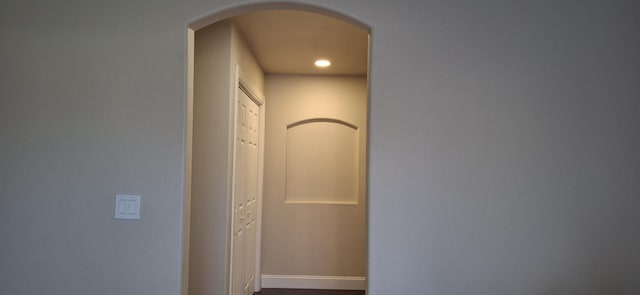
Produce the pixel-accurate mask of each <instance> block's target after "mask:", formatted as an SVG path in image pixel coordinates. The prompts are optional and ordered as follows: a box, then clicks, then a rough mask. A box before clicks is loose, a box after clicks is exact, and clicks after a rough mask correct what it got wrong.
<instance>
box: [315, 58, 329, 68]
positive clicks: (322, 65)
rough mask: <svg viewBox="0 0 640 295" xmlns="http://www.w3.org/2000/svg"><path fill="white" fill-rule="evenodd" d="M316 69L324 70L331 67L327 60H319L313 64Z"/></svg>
mask: <svg viewBox="0 0 640 295" xmlns="http://www.w3.org/2000/svg"><path fill="white" fill-rule="evenodd" d="M315 65H316V67H320V68H326V67H328V66H330V65H331V62H330V61H329V60H327V59H319V60H316V62H315Z"/></svg>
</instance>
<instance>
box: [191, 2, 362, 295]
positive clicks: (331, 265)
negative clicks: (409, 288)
mask: <svg viewBox="0 0 640 295" xmlns="http://www.w3.org/2000/svg"><path fill="white" fill-rule="evenodd" d="M271 12H273V13H276V14H277V13H285V14H279V15H277V16H275V17H274V15H270V13H271ZM287 13H291V14H289V15H287ZM295 14H303V15H302V16H300V15H298V16H295ZM305 14H306V15H305ZM312 14H313V15H312ZM283 15H284V16H285V17H284V18H283ZM305 16H307V17H313V18H315V17H317V18H318V19H323V18H324V19H327V20H329V21H330V22H333V23H348V25H349V26H350V27H351V28H350V30H356V31H361V32H363V34H364V36H365V38H364V39H363V42H364V43H365V44H364V47H365V51H364V53H363V55H364V56H361V57H362V59H363V60H364V70H363V71H362V72H357V71H355V72H354V71H353V70H351V72H349V71H350V70H348V69H346V68H344V67H343V68H341V67H340V66H341V64H342V62H336V63H334V65H335V66H334V69H337V70H333V72H332V70H326V69H325V70H321V69H315V68H312V67H311V69H309V68H307V69H302V66H301V64H300V63H298V64H296V63H295V62H294V63H287V62H283V61H291V60H292V59H294V57H293V54H292V53H291V52H289V53H287V52H285V54H288V55H289V57H288V59H286V60H285V59H282V57H280V59H279V61H280V62H277V58H276V62H275V63H274V62H273V60H272V59H273V58H272V57H265V55H264V54H261V53H263V52H262V50H265V49H264V44H262V45H260V44H256V43H260V42H263V43H264V42H265V41H264V38H263V39H261V40H258V41H256V37H255V35H256V34H257V35H259V36H262V37H264V34H269V33H268V32H265V31H264V30H262V31H260V30H258V32H257V33H256V32H249V31H250V30H253V29H255V28H256V21H255V20H256V19H255V18H259V17H262V18H261V19H259V20H257V23H261V22H262V23H261V24H262V25H267V23H265V21H266V20H268V19H271V20H268V21H269V22H271V21H274V22H275V23H278V20H283V19H284V20H290V21H291V20H292V18H298V19H305ZM279 25H282V22H279ZM289 25H290V26H291V27H292V30H293V29H296V30H297V31H296V33H298V35H300V33H301V32H300V27H299V25H300V24H299V23H297V24H296V23H295V21H291V23H290V24H289ZM325 25H327V24H325ZM329 25H331V24H329ZM321 26H322V25H321ZM188 30H189V51H188V52H189V68H188V73H189V75H188V85H189V88H188V108H187V109H188V114H187V140H186V142H187V147H186V150H187V152H186V155H187V161H185V162H186V163H187V164H186V165H187V167H185V170H186V171H187V173H185V174H186V177H187V179H186V181H185V183H186V187H185V196H186V198H187V200H186V202H185V207H186V208H185V210H186V211H187V212H185V262H186V263H185V265H184V272H183V273H184V274H185V277H184V278H183V282H184V285H185V286H184V288H183V290H185V292H186V287H187V286H188V288H189V291H188V294H205V293H206V294H223V293H224V294H234V295H235V294H252V293H253V291H259V290H260V288H261V287H262V286H266V287H284V288H290V287H296V286H297V287H299V288H307V289H308V288H319V289H327V288H329V289H364V288H365V286H366V267H367V266H366V264H367V254H366V253H367V245H366V240H367V238H366V207H367V206H366V202H367V201H366V200H367V198H366V187H367V185H366V171H367V163H366V159H367V156H366V152H367V150H366V143H367V139H366V135H367V132H366V130H367V117H368V115H367V113H368V89H369V88H368V53H369V48H368V34H369V29H368V27H367V26H366V25H364V23H362V22H359V21H357V20H355V19H353V18H351V17H348V16H345V15H343V14H340V13H337V12H335V11H331V10H327V9H325V8H321V7H317V6H311V5H303V4H293V3H281V2H278V3H275V4H264V3H263V4H255V5H249V6H242V7H238V8H231V9H228V10H225V11H223V12H219V13H216V14H213V15H211V16H207V17H204V18H202V19H200V20H197V21H195V22H193V23H191V24H190V26H189V29H188ZM274 30H275V31H279V32H280V33H282V31H280V30H279V29H274ZM325 30H327V28H325ZM329 31H331V29H329ZM341 31H343V30H333V32H330V33H329V35H331V37H333V38H334V39H335V38H337V39H336V40H340V37H339V35H340V33H341ZM302 35H305V34H304V33H302ZM306 35H308V36H307V37H309V36H314V33H313V32H310V33H308V34H306ZM277 38H280V39H277V40H272V41H267V43H269V42H272V43H274V44H281V43H282V42H288V41H284V40H283V39H282V38H283V37H282V34H281V35H280V36H279V37H277ZM266 39H268V36H267V38H266ZM336 40H333V42H338V41H336ZM297 41H299V40H297ZM294 42H295V41H294ZM307 42H308V41H307ZM289 44H293V43H289ZM314 44H315V45H314ZM314 44H311V43H309V44H306V45H304V44H302V45H303V46H302V47H306V48H308V49H310V51H316V53H315V55H316V56H315V57H329V58H332V56H331V54H328V55H323V54H322V53H317V50H314V49H317V48H318V47H321V46H318V45H317V44H318V43H314ZM299 45H300V44H299ZM338 45H339V44H338ZM291 47H293V46H291ZM261 48H262V49H261ZM283 50H284V49H282V48H280V49H277V50H271V52H269V54H275V53H277V51H283ZM273 51H276V52H275V53H274V52H273ZM285 51H286V50H285ZM352 51H353V50H352ZM269 54H267V55H269ZM352 54H353V53H352ZM307 55H309V53H307ZM334 55H337V54H334ZM361 55H362V54H361ZM310 57H311V56H309V58H310ZM270 58H271V60H270ZM335 58H336V59H335V60H336V61H339V60H340V57H339V56H335ZM352 59H353V58H351V59H349V58H348V57H347V58H342V60H345V61H350V60H352ZM309 62H310V63H312V62H313V60H309ZM274 64H275V66H274ZM283 65H284V66H283ZM287 67H288V68H287ZM292 69H293V70H292ZM271 94H273V95H274V97H273V99H271V98H270V95H271ZM245 95H246V96H247V98H248V100H246V102H247V103H246V105H242V103H241V102H240V101H241V99H242V98H241V97H244V96H245ZM260 97H265V98H264V99H263V101H264V104H256V105H255V106H252V103H251V102H252V101H254V102H255V101H257V100H260ZM296 98H301V100H304V101H306V102H305V104H302V105H298V106H293V104H294V103H293V101H295V100H296ZM270 99H271V100H270ZM331 100H333V102H331V103H329V101H331ZM245 107H253V108H254V109H253V111H249V109H248V108H245ZM249 113H250V114H254V115H255V116H256V117H255V120H254V122H255V123H256V125H255V127H251V124H252V123H247V124H248V125H247V128H248V130H253V131H255V133H256V136H255V137H254V138H253V139H251V136H250V134H251V132H248V133H246V134H248V135H247V136H246V137H242V135H241V134H244V133H242V132H244V131H241V130H242V126H243V124H244V123H245V122H251V121H250V120H248V119H247V118H249V117H250V116H249V117H247V114H249ZM292 113H296V114H298V115H297V116H291V114H292ZM287 116H288V117H287ZM345 116H346V117H345ZM314 117H323V118H328V119H329V120H330V121H331V120H337V121H346V122H355V123H354V124H353V126H355V129H354V130H356V131H358V132H359V133H354V134H358V136H357V137H354V136H351V135H350V136H343V137H344V138H349V140H354V138H357V139H356V142H355V143H353V142H352V143H350V145H348V146H349V147H351V148H353V146H354V144H355V146H356V147H358V149H359V150H358V151H359V152H358V155H357V156H356V160H357V164H356V165H355V166H356V168H355V170H356V172H358V173H355V176H354V175H350V177H351V178H354V179H356V181H358V183H357V185H355V187H356V188H357V189H356V196H355V197H354V198H355V199H354V200H355V201H351V202H348V203H335V202H331V201H329V202H324V203H323V202H315V203H312V204H307V203H304V202H302V203H295V202H286V193H287V192H286V189H285V187H286V186H283V184H285V183H286V182H287V177H286V175H287V174H286V170H287V166H286V165H285V161H284V160H282V158H283V155H284V157H285V158H286V148H285V146H286V141H287V135H286V126H287V125H289V124H291V123H293V122H299V121H304V120H307V119H309V118H314ZM280 125H282V126H284V127H285V128H284V129H283V130H284V133H280V131H278V130H280V129H281V128H280ZM271 126H273V127H271ZM319 126H321V125H319ZM314 132H315V131H314ZM334 133H335V132H334ZM315 134H333V133H332V131H331V129H327V130H319V131H317V133H315ZM307 137H309V136H307ZM311 137H313V136H311ZM265 138H267V139H266V140H265ZM305 138H306V137H305V136H301V135H296V137H295V142H303V141H304V140H305ZM307 144H308V142H307ZM239 146H248V147H249V148H245V149H243V148H239ZM335 146H341V145H340V144H337V145H335ZM252 147H253V148H254V150H255V151H254V152H250V151H249V150H251V149H252ZM265 149H266V150H265ZM245 153H246V156H242V155H244V154H245ZM325 154H327V155H328V156H327V157H330V155H329V154H330V153H325ZM296 155H297V157H298V158H300V157H301V155H302V156H304V152H298V154H296ZM251 161H255V163H257V164H255V166H254V167H253V168H248V169H249V170H251V169H255V172H251V171H253V170H251V171H249V170H247V171H249V172H242V171H244V170H241V169H245V168H244V167H248V166H250V165H251V164H247V163H251ZM315 162H320V163H322V162H326V161H315ZM239 167H242V168H241V169H240V168H239ZM310 169H312V168H310ZM313 169H317V168H313ZM301 170H304V169H300V167H297V170H296V171H301ZM263 172H264V173H263ZM253 173H255V177H254V174H253ZM247 175H249V176H250V177H247ZM310 175H313V174H310ZM316 175H317V173H316ZM254 178H255V179H257V180H256V182H255V184H248V185H246V186H243V185H241V184H240V183H242V182H245V181H247V179H254ZM298 179H299V178H296V181H299V180H298ZM303 179H304V177H303ZM307 181H308V182H313V179H307ZM314 185H316V187H317V186H318V184H317V183H316V184H314ZM321 185H322V184H320V186H321ZM263 188H264V189H263ZM302 191H304V190H302ZM243 194H246V195H247V196H248V197H238V196H240V195H243ZM252 194H254V195H255V197H253V195H252ZM263 196H265V197H266V199H265V202H267V203H266V204H263V203H262V202H261V198H262V197H263ZM280 196H282V200H281V201H278V200H277V198H279V197H280ZM238 200H244V201H242V202H240V201H238ZM274 200H275V201H274ZM329 200H331V198H329ZM274 204H275V205H274ZM263 206H264V208H265V209H266V212H265V213H266V214H265V216H264V217H265V218H274V217H275V218H274V219H273V220H271V219H269V221H262V222H261V220H262V217H263V214H262V210H261V208H263ZM251 220H255V223H252V222H251ZM354 225H355V226H354ZM305 226H306V227H307V228H306V229H305ZM357 227H359V228H360V230H359V232H358V233H354V228H357ZM347 229H350V230H347ZM253 232H255V235H254V234H253ZM262 232H265V235H264V236H262V238H261V233H262ZM252 236H254V237H255V238H250V237H252ZM356 236H357V237H358V238H357V239H355V238H354V237H356ZM239 237H242V238H239ZM252 239H254V240H253V241H252ZM350 239H351V240H350ZM247 241H248V242H247ZM261 241H264V244H262V243H261ZM247 243H248V244H253V245H255V246H253V247H255V249H257V251H253V252H254V253H253V254H247V253H251V250H249V251H247V250H246V249H247V247H249V249H250V248H251V247H252V246H246V245H245V244H247ZM240 244H243V245H245V246H241V247H239V246H238V245H240ZM260 249H263V250H264V251H268V255H264V251H262V252H261V251H260ZM239 253H242V254H239ZM261 253H262V254H263V255H260V254H261ZM310 253H313V254H314V255H309V254H310ZM320 254H322V255H325V256H322V255H320ZM251 255H254V256H253V257H252V256H251ZM327 255H329V256H327ZM265 257H268V258H269V259H265ZM252 259H253V262H252V261H251V260H252ZM354 259H355V260H354ZM278 261H279V262H278ZM354 265H355V267H354ZM263 270H266V272H264V271H263ZM252 274H253V276H252ZM238 277H246V278H247V280H245V281H243V282H242V283H234V282H235V279H236V278H238ZM251 278H253V279H251ZM261 278H264V279H265V280H264V281H262V280H261Z"/></svg>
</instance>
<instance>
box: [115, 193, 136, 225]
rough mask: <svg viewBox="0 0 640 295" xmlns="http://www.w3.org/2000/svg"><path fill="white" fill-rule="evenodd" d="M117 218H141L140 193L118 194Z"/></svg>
mask: <svg viewBox="0 0 640 295" xmlns="http://www.w3.org/2000/svg"><path fill="white" fill-rule="evenodd" d="M114 217H115V218H116V219H140V196H139V195H116V208H115V216H114Z"/></svg>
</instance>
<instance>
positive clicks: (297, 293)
mask: <svg viewBox="0 0 640 295" xmlns="http://www.w3.org/2000/svg"><path fill="white" fill-rule="evenodd" d="M253 294H254V295H364V291H362V290H311V289H262V291H260V292H256V293H253Z"/></svg>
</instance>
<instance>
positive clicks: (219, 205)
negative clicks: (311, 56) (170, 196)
mask: <svg viewBox="0 0 640 295" xmlns="http://www.w3.org/2000/svg"><path fill="white" fill-rule="evenodd" d="M274 9H279V10H282V9H286V10H296V11H304V12H312V13H320V14H322V15H327V16H330V17H334V18H338V19H341V20H344V21H347V22H349V23H350V24H352V25H355V26H356V27H358V28H361V29H365V30H366V31H367V32H368V31H369V30H368V28H367V27H366V25H364V24H363V23H362V22H359V21H357V20H355V19H353V18H351V17H348V16H345V15H343V14H340V13H337V12H335V11H331V10H327V9H325V8H321V7H317V6H311V5H306V4H295V3H282V2H278V3H276V4H268V3H262V4H254V5H248V6H242V7H237V8H231V9H228V10H225V11H222V12H219V13H215V14H212V15H210V16H207V17H204V18H201V19H200V20H197V21H194V22H192V23H191V24H190V26H189V29H188V35H189V38H188V39H189V50H188V52H189V67H188V85H189V87H188V108H187V109H188V115H187V118H188V119H187V147H186V150H187V152H186V153H185V154H186V155H187V161H185V162H186V163H187V164H186V165H187V167H185V170H186V171H188V173H185V174H186V177H187V179H186V181H185V183H186V184H187V185H186V188H185V195H186V196H187V199H188V201H187V202H185V204H186V205H185V207H189V208H191V209H188V208H186V209H185V210H189V211H188V212H185V243H187V242H186V241H190V244H185V249H188V250H187V251H185V255H187V256H186V257H185V261H190V262H189V263H186V264H185V266H184V267H185V270H184V272H183V273H184V274H185V277H184V278H183V281H185V282H186V281H187V280H188V281H189V285H190V292H189V293H190V294H200V293H212V292H213V293H216V292H220V290H223V291H224V293H225V294H227V292H229V290H230V289H231V288H232V287H231V285H230V283H229V277H230V276H232V271H231V269H230V268H231V267H230V265H231V264H232V263H231V262H230V260H231V257H232V253H231V252H233V250H232V249H233V245H232V244H233V238H232V236H233V232H234V231H233V230H232V229H230V228H231V227H232V224H233V223H234V222H235V221H234V220H235V218H234V209H233V208H234V205H233V204H232V203H233V202H232V200H233V198H234V197H233V192H234V180H233V173H234V172H233V171H234V164H233V163H234V159H235V158H234V145H233V142H234V139H233V136H234V130H235V125H234V122H235V118H234V116H235V114H236V109H235V102H234V100H233V99H234V97H230V95H229V94H231V93H237V92H238V91H237V89H238V87H237V86H238V85H237V84H238V81H239V76H238V75H234V74H233V73H228V72H227V73H228V75H226V76H225V77H222V76H220V79H215V80H216V82H214V84H216V83H217V85H216V87H217V88H216V87H213V88H215V89H214V90H211V89H209V90H206V91H212V92H211V93H210V94H211V95H212V96H211V97H217V99H210V100H199V99H198V91H199V88H198V85H203V83H204V82H202V81H199V79H206V77H203V76H202V75H203V73H202V71H201V68H204V67H198V62H199V61H198V60H197V59H196V56H198V55H197V51H198V46H197V44H199V43H198V40H197V38H196V31H199V30H203V29H206V28H209V27H210V26H211V25H212V24H218V23H221V22H224V21H225V20H227V19H229V18H230V17H233V16H237V15H240V14H245V13H251V12H258V11H264V10H274ZM233 30H234V29H233V28H231V29H230V31H228V32H231V33H229V34H230V35H233V34H234V33H233ZM223 31H224V30H223ZM226 32H227V31H224V32H222V33H221V32H214V33H216V34H218V33H220V34H222V35H224V34H225V33H226ZM227 37H228V36H227ZM230 38H231V39H229V42H230V43H229V44H226V45H229V47H233V42H235V41H234V39H233V38H234V37H233V36H231V37H230ZM214 43H215V44H213V45H212V46H214V47H215V46H218V45H221V43H216V42H214ZM210 45H211V44H210ZM226 45H225V46H226ZM223 47H224V46H223ZM225 48H228V47H225ZM225 50H226V49H225ZM231 54H232V53H229V55H231ZM225 59H226V60H229V58H228V57H220V56H217V57H211V60H209V62H211V63H221V62H226V61H224V60H225ZM235 64H238V61H237V60H235V61H231V62H229V65H232V66H234V68H235ZM241 68H243V70H246V68H250V67H249V66H246V67H244V66H241ZM223 72H224V71H223ZM244 72H245V75H246V76H248V77H249V78H248V79H247V80H250V81H252V80H253V81H255V80H256V78H252V77H253V76H254V75H252V74H251V73H250V72H251V71H250V70H248V71H244ZM367 78H368V72H367V74H366V75H365V77H364V89H365V97H364V99H365V112H366V105H367V104H368V103H367V101H368V94H367V93H368V85H367ZM209 81H211V79H209ZM206 83H210V82H206ZM258 84H260V82H259V83H258ZM258 88H259V87H258ZM256 92H261V91H260V90H257V91H256ZM231 96H234V95H231ZM267 99H268V98H267ZM267 105H268V102H267ZM203 110H205V111H203ZM364 117H365V119H364V123H363V124H364V125H366V117H367V116H366V114H365V116H364ZM205 118H206V119H205ZM203 119H204V120H203ZM262 126H264V124H262ZM363 130H365V131H364V134H363V145H364V146H365V148H364V149H365V154H364V156H363V158H364V159H365V160H364V161H365V162H366V129H363ZM203 134H207V135H203ZM221 138H222V139H223V140H221ZM225 139H226V140H225ZM364 167H365V168H364V170H363V173H362V178H363V179H364V183H365V185H363V188H362V190H363V193H365V194H366V192H365V191H366V164H365V166H364ZM202 184H206V185H202ZM364 200H366V199H364ZM365 202H366V201H365ZM363 206H364V207H366V203H365V204H363ZM365 212H366V211H365ZM365 214H366V213H365ZM259 216H260V215H259V214H258V217H259ZM258 220H259V219H258ZM364 220H366V218H364ZM365 223H366V221H365ZM258 232H260V231H258ZM365 240H366V234H365ZM365 251H366V250H365ZM365 256H366V255H365ZM189 257H190V259H189ZM194 258H196V259H194ZM365 260H366V258H365ZM365 263H366V261H365ZM365 267H366V266H365ZM365 272H366V270H365ZM187 276H188V277H187ZM365 276H366V274H365ZM256 278H257V279H258V282H257V284H256V285H257V286H258V288H259V286H260V282H259V276H256ZM312 279H313V278H312ZM185 285H186V284H185ZM221 286H224V287H222V288H221ZM353 288H358V287H353ZM220 294H222V293H220Z"/></svg>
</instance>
